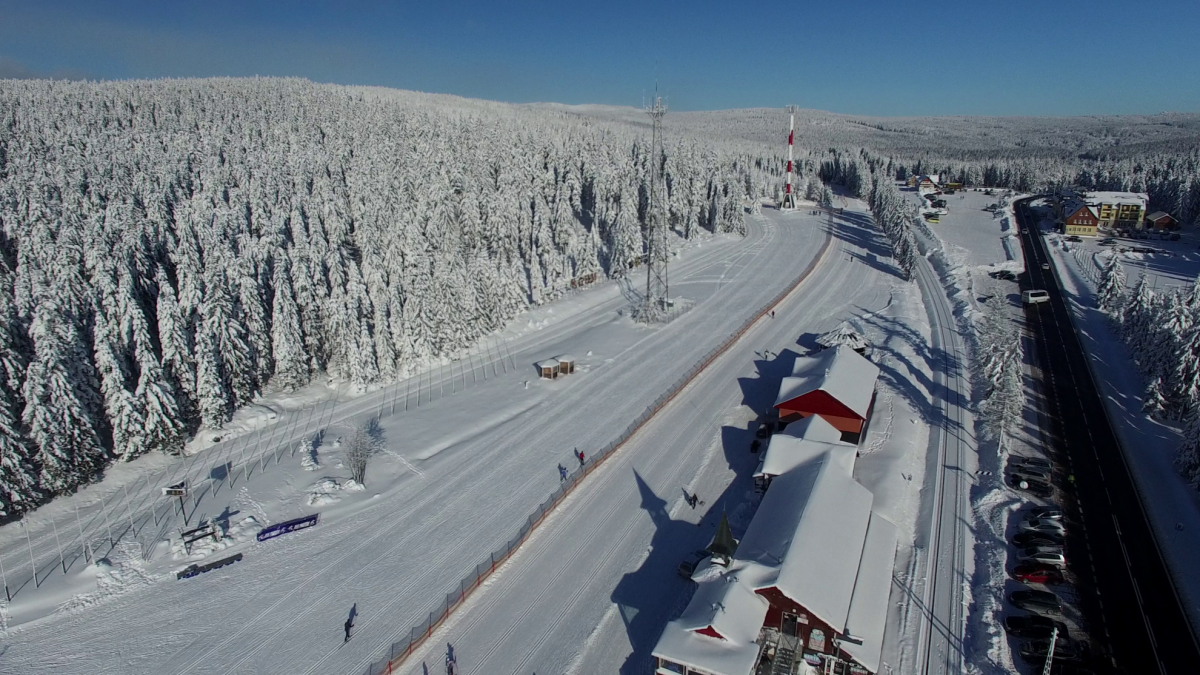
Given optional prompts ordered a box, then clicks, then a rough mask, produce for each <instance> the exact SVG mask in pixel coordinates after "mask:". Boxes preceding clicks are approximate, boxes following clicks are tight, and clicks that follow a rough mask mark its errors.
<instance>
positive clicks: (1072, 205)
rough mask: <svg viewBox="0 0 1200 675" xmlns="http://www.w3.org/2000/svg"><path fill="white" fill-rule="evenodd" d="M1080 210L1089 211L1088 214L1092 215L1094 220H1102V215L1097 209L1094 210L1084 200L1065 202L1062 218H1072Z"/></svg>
mask: <svg viewBox="0 0 1200 675" xmlns="http://www.w3.org/2000/svg"><path fill="white" fill-rule="evenodd" d="M1080 209H1087V211H1088V213H1090V214H1092V217H1093V218H1095V219H1097V220H1099V219H1100V215H1099V214H1097V213H1096V209H1094V208H1092V207H1091V206H1089V205H1088V204H1085V203H1084V202H1083V200H1082V199H1068V200H1067V201H1065V202H1063V206H1062V217H1063V218H1070V217H1071V216H1073V215H1075V214H1076V213H1077V212H1078V211H1079V210H1080Z"/></svg>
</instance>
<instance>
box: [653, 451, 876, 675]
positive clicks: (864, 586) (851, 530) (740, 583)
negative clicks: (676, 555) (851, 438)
mask: <svg viewBox="0 0 1200 675" xmlns="http://www.w3.org/2000/svg"><path fill="white" fill-rule="evenodd" d="M853 466H854V455H853V454H845V453H833V452H828V453H824V454H822V455H819V456H817V457H813V458H812V459H811V460H810V461H808V462H806V463H804V464H802V465H800V466H797V467H796V468H794V469H793V470H791V471H788V472H787V473H785V474H783V475H781V476H778V477H777V478H776V479H775V481H774V483H772V485H771V488H770V489H769V490H767V494H766V495H765V496H764V497H763V500H762V503H761V504H760V505H759V508H758V510H757V512H756V513H755V516H754V519H753V520H752V521H751V523H750V526H749V528H748V529H747V530H746V534H745V535H744V536H743V537H742V540H741V541H740V542H739V543H738V544H737V552H736V555H735V556H734V557H733V558H732V559H731V560H730V562H729V564H728V565H727V566H713V565H711V564H710V565H708V566H704V567H701V568H698V569H697V570H696V572H695V574H694V575H693V577H692V578H693V580H695V581H696V582H697V589H696V593H695V594H694V595H693V597H692V601H691V602H690V603H689V604H688V606H687V608H686V609H685V610H684V612H683V614H682V615H681V616H680V617H679V618H678V619H676V620H674V621H671V622H669V623H668V624H667V626H666V628H665V629H664V630H663V634H662V637H660V638H659V641H658V644H657V645H656V646H655V648H654V650H653V652H652V653H653V655H654V658H655V668H656V669H655V672H656V673H657V674H658V675H751V674H752V673H754V672H755V671H756V669H757V668H758V666H759V664H761V663H763V662H764V661H766V660H770V661H771V662H772V663H771V666H772V668H771V672H793V671H794V667H795V662H796V661H797V660H800V659H803V660H804V661H806V662H807V663H809V664H810V665H812V666H814V667H816V668H819V669H821V670H820V672H822V673H833V674H835V675H869V674H873V673H878V672H879V668H880V654H881V651H882V647H883V631H884V625H885V623H886V620H887V610H888V602H889V597H890V593H891V585H892V570H893V567H894V563H895V549H896V526H895V525H893V524H892V523H890V522H888V521H887V520H886V519H885V518H883V517H881V516H879V515H878V514H876V513H874V512H873V511H872V505H873V502H874V497H873V496H872V495H871V493H870V491H868V490H867V489H866V488H864V487H863V486H862V485H860V484H859V483H857V482H856V481H855V480H854V479H853V478H852V477H851V472H852V470H853Z"/></svg>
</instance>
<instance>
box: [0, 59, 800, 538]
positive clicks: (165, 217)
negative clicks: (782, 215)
mask: <svg viewBox="0 0 1200 675" xmlns="http://www.w3.org/2000/svg"><path fill="white" fill-rule="evenodd" d="M649 147H650V138H649V133H648V131H646V129H645V127H643V126H640V125H632V124H628V123H623V122H615V121H602V120H589V119H584V118H581V117H580V116H578V115H574V114H568V113H564V112H559V111H553V110H548V109H542V108H537V107H530V106H512V105H505V104H496V103H487V102H481V101H468V100H464V99H457V98H453V97H445V96H426V95H421V94H413V93H409V92H389V91H388V90H373V89H364V88H349V87H339V86H332V85H317V84H312V83H309V82H306V81H302V80H283V79H252V80H228V79H225V80H221V79H217V80H176V81H172V80H164V81H142V82H107V83H86V82H84V83H80V82H62V81H14V80H9V81H0V515H13V514H16V513H20V512H21V511H23V510H26V509H28V508H30V507H32V506H34V505H36V504H37V503H38V502H39V501H40V500H41V499H44V498H46V497H49V496H52V495H53V494H56V493H62V492H67V491H71V490H74V489H75V488H77V487H78V486H80V485H82V484H84V483H87V482H89V481H91V480H94V479H95V477H96V476H97V474H98V472H100V471H102V470H103V468H104V467H105V466H106V465H107V464H108V463H109V462H111V461H113V460H128V459H131V458H133V457H136V456H138V455H140V454H143V453H146V452H151V451H162V452H178V451H180V450H181V448H182V447H183V443H184V441H185V440H186V439H187V438H188V437H189V436H190V435H191V434H193V433H194V432H195V431H196V429H198V428H199V425H201V424H204V425H206V426H208V427H211V428H220V427H221V425H222V423H223V422H224V421H226V420H227V419H228V417H229V416H230V414H231V412H232V411H234V410H235V409H237V408H238V407H240V406H242V405H244V404H246V403H247V402H249V401H251V400H253V399H254V398H255V396H257V395H258V394H259V393H260V392H262V391H263V390H264V388H272V387H275V388H295V387H299V386H302V385H304V384H305V383H306V382H308V381H310V380H311V379H312V378H314V377H316V376H317V375H318V374H320V373H326V372H327V373H330V374H332V375H334V376H336V377H339V378H343V379H345V380H349V381H353V382H356V383H360V384H369V383H373V382H378V381H388V380H392V379H395V378H397V377H398V376H401V375H403V374H404V373H405V372H407V371H409V370H410V369H412V368H414V367H416V366H417V365H419V364H422V363H424V362H428V361H430V360H435V359H438V358H441V357H444V356H448V355H451V354H453V353H454V352H456V351H457V350H460V349H462V348H464V347H466V346H468V345H470V344H471V343H472V342H473V341H475V340H476V339H477V338H479V337H481V336H482V335H485V334H487V333H489V332H491V331H494V330H496V329H498V328H500V327H501V326H503V325H504V324H505V322H506V321H508V320H509V319H511V318H512V317H513V316H515V315H516V314H517V313H518V312H520V311H521V310H522V309H524V308H526V307H528V306H530V305H536V304H539V303H542V302H545V301H547V300H549V299H552V298H554V297H556V296H559V295H561V294H563V293H565V292H568V291H569V290H570V289H572V288H573V287H576V286H580V285H586V284H588V283H592V282H593V281H595V280H597V279H602V278H605V277H616V276H621V275H622V274H624V273H625V272H626V271H627V270H629V269H630V268H631V267H633V266H635V265H636V264H637V263H638V261H639V259H640V257H641V256H642V253H643V232H642V223H643V221H644V215H645V212H646V207H647V194H648V190H647V188H648V185H647V181H648V176H649V175H650V170H649V162H651V161H662V162H664V165H665V175H666V179H667V189H668V200H669V201H668V204H667V207H668V212H669V218H670V223H671V226H672V230H673V232H674V233H675V234H674V236H675V237H676V238H677V241H679V240H683V239H689V238H694V237H698V236H705V234H706V233H716V232H729V231H734V232H736V231H739V230H741V228H742V227H743V226H742V222H741V218H742V212H743V201H744V200H745V199H746V198H747V197H748V196H752V195H753V196H757V195H765V194H772V193H773V192H774V191H775V190H777V187H778V184H779V182H780V176H781V175H782V168H783V167H782V163H781V162H780V161H779V160H778V157H777V155H778V153H774V154H771V153H766V152H764V151H763V148H764V146H762V145H761V144H754V143H749V142H743V141H720V140H714V139H702V138H700V137H699V136H696V135H685V134H682V133H675V132H670V133H668V134H667V138H666V144H665V151H664V157H661V158H652V157H650V156H649ZM805 178H807V177H802V180H804V179H805Z"/></svg>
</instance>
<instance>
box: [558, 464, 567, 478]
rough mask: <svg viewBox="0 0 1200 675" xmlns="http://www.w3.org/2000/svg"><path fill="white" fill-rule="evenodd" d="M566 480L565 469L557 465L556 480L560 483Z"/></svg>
mask: <svg viewBox="0 0 1200 675" xmlns="http://www.w3.org/2000/svg"><path fill="white" fill-rule="evenodd" d="M566 479H567V467H565V466H563V465H562V464H559V465H558V480H559V482H562V481H564V480H566Z"/></svg>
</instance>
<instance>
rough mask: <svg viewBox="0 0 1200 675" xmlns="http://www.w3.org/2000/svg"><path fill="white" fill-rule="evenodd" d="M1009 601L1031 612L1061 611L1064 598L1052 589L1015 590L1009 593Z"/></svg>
mask: <svg viewBox="0 0 1200 675" xmlns="http://www.w3.org/2000/svg"><path fill="white" fill-rule="evenodd" d="M1008 601H1009V602H1011V603H1012V605H1013V607H1018V608H1020V609H1026V610H1029V611H1031V612H1061V611H1062V600H1059V599H1058V596H1057V595H1055V594H1053V593H1051V592H1050V591H1035V590H1024V591H1013V592H1012V593H1009V594H1008Z"/></svg>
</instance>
